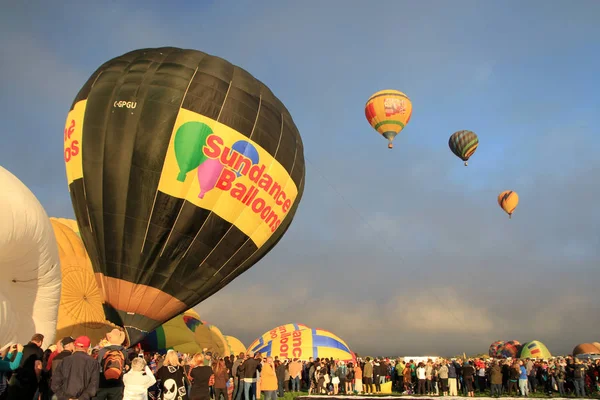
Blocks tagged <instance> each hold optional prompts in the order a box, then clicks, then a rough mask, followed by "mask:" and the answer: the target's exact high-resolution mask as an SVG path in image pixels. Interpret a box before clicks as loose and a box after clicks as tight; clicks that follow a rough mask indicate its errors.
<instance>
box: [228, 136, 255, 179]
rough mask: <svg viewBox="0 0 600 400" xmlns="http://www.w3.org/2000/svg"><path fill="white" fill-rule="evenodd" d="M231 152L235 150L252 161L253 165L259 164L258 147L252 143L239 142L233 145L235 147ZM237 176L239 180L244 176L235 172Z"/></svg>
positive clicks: (232, 147)
mask: <svg viewBox="0 0 600 400" xmlns="http://www.w3.org/2000/svg"><path fill="white" fill-rule="evenodd" d="M231 150H232V151H233V150H235V151H237V152H238V153H240V154H241V155H243V156H244V157H246V158H248V159H250V160H252V164H253V165H254V164H258V159H259V157H258V151H257V150H256V147H254V145H252V143H249V142H246V141H245V140H238V141H237V142H235V143H234V144H233V146H231ZM240 169H242V167H240ZM235 174H236V175H237V176H238V178H239V177H240V176H242V174H241V172H240V171H235Z"/></svg>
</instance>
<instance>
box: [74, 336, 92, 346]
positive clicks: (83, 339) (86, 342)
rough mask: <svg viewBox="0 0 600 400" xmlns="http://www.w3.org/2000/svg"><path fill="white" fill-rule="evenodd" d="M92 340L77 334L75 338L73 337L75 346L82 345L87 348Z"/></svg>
mask: <svg viewBox="0 0 600 400" xmlns="http://www.w3.org/2000/svg"><path fill="white" fill-rule="evenodd" d="M91 342H92V341H91V340H90V338H89V337H87V336H79V337H78V338H77V339H75V342H74V343H75V347H83V348H86V349H87V348H88V347H90V343H91Z"/></svg>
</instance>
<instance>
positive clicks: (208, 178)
mask: <svg viewBox="0 0 600 400" xmlns="http://www.w3.org/2000/svg"><path fill="white" fill-rule="evenodd" d="M223 168H225V167H224V166H223V164H221V161H219V159H218V158H208V159H207V160H206V161H204V162H203V163H202V164H200V165H199V166H198V183H199V184H200V193H198V198H199V199H203V198H204V195H205V194H206V192H209V191H211V190H212V189H213V188H214V187H215V185H216V184H217V181H218V180H219V176H221V172H222V171H223Z"/></svg>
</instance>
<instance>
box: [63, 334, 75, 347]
mask: <svg viewBox="0 0 600 400" xmlns="http://www.w3.org/2000/svg"><path fill="white" fill-rule="evenodd" d="M73 342H75V339H73V338H72V337H71V336H67V337H64V338H62V340H61V341H60V344H62V345H63V346H66V345H68V344H71V343H73Z"/></svg>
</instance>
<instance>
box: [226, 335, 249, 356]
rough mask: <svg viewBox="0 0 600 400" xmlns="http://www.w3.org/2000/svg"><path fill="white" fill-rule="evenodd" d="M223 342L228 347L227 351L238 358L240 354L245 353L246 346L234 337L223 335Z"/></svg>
mask: <svg viewBox="0 0 600 400" xmlns="http://www.w3.org/2000/svg"><path fill="white" fill-rule="evenodd" d="M225 340H226V341H227V344H228V345H229V351H230V352H231V354H233V355H235V356H238V355H239V354H240V353H245V352H246V346H244V343H242V341H241V340H239V339H238V338H236V337H233V336H228V335H225Z"/></svg>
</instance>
